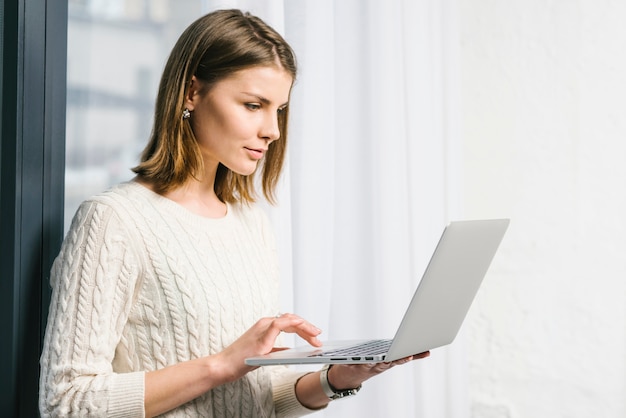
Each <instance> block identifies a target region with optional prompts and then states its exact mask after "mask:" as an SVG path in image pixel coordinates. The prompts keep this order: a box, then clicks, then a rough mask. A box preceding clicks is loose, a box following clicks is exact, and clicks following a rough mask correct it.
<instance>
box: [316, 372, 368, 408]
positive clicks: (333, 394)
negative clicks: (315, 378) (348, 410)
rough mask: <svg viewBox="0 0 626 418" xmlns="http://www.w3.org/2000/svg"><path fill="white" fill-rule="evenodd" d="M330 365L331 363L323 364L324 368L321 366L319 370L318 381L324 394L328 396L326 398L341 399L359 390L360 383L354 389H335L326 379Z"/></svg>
mask: <svg viewBox="0 0 626 418" xmlns="http://www.w3.org/2000/svg"><path fill="white" fill-rule="evenodd" d="M331 367H332V364H327V365H325V366H324V368H322V370H321V372H320V383H321V384H322V389H323V390H324V393H325V394H326V396H328V399H330V400H333V401H334V400H335V399H342V398H346V397H348V396H354V395H356V394H357V393H358V392H359V390H361V385H359V387H356V388H354V389H335V388H334V387H333V385H331V384H330V382H329V381H328V371H329V370H330V368H331Z"/></svg>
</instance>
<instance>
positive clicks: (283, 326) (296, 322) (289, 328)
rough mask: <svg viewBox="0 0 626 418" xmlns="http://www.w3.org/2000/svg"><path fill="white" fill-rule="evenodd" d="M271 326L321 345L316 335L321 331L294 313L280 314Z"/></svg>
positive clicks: (310, 342)
mask: <svg viewBox="0 0 626 418" xmlns="http://www.w3.org/2000/svg"><path fill="white" fill-rule="evenodd" d="M272 327H274V329H277V330H278V331H279V332H280V331H283V332H289V333H292V334H297V335H298V336H300V337H301V338H302V339H304V340H305V341H307V342H308V343H309V344H311V345H314V346H316V347H319V346H321V345H322V343H321V341H320V340H318V339H317V336H318V335H319V334H320V333H321V332H322V331H321V330H320V329H319V328H317V327H316V326H314V325H313V324H311V323H309V322H307V321H305V320H304V319H302V318H300V317H299V316H297V315H294V314H282V315H280V316H279V317H277V318H274V319H273V321H272Z"/></svg>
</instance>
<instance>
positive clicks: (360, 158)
mask: <svg viewBox="0 0 626 418" xmlns="http://www.w3.org/2000/svg"><path fill="white" fill-rule="evenodd" d="M210 7H211V8H215V7H238V8H242V9H246V10H250V11H251V12H253V13H255V14H257V15H259V16H261V17H262V18H264V19H265V20H266V21H268V22H269V23H270V24H272V25H273V26H274V27H276V28H277V29H278V30H280V31H281V32H282V33H283V34H284V35H285V37H286V38H287V40H288V41H289V42H290V43H291V44H292V46H293V47H294V49H295V51H296V54H297V56H298V60H299V67H300V74H299V78H298V81H297V84H296V85H295V87H294V90H293V95H292V100H291V106H290V108H291V115H292V119H291V125H290V132H289V138H290V145H289V162H288V167H287V175H286V176H285V178H284V181H283V183H282V188H281V190H280V202H279V206H278V207H275V208H272V209H271V213H270V215H271V216H272V219H273V221H274V224H275V226H276V232H277V237H278V240H279V246H280V250H281V254H282V257H283V260H282V262H283V281H284V286H283V289H284V290H285V293H284V307H285V311H293V312H295V313H297V314H299V315H301V316H303V317H304V318H306V319H308V320H309V321H311V322H312V323H314V324H316V325H317V326H319V327H321V328H322V329H323V330H324V334H323V337H324V338H328V339H330V338H332V339H337V338H342V339H351V338H362V337H368V336H371V337H391V336H393V332H394V331H395V329H396V327H397V325H398V324H399V322H400V319H401V316H402V314H403V312H404V309H405V307H406V305H407V304H408V302H409V299H410V297H411V295H412V293H413V291H414V289H415V287H416V286H417V283H418V281H419V278H420V277H421V274H422V272H423V270H424V268H425V266H426V263H427V262H428V259H429V257H430V254H431V252H432V250H433V249H434V246H435V244H436V242H437V239H438V238H439V235H440V233H441V230H442V228H443V226H444V225H445V224H446V223H447V222H448V221H450V220H452V219H455V218H460V217H461V215H462V214H461V207H460V206H461V204H460V199H459V195H460V191H461V185H460V184H459V181H460V179H459V176H458V173H459V172H460V171H461V167H459V164H460V161H461V160H460V149H459V148H460V141H459V138H458V130H457V120H458V116H457V113H456V110H457V107H458V103H457V93H458V86H457V79H456V72H455V69H456V68H457V60H458V58H457V45H456V43H457V42H458V32H457V30H458V29H457V25H456V15H455V13H456V7H457V6H456V3H455V2H454V1H452V0H443V1H442V0H419V1H416V0H391V1H390V0H385V1H382V0H379V1H375V0H370V1H363V0H336V1H333V0H306V1H304V0H303V1H294V0H285V1H282V0H280V1H279V0H276V1H269V0H268V1H259V0H254V1H252V0H249V1H221V2H211V4H210ZM464 352H465V350H464V343H463V336H462V334H461V335H460V337H459V338H458V339H457V341H455V343H454V344H453V345H452V346H450V347H447V348H442V349H437V350H434V351H433V353H432V356H431V358H429V359H427V360H422V361H419V362H416V363H412V364H409V365H405V366H403V367H397V368H394V369H392V370H391V371H389V372H387V373H386V374H384V375H382V376H379V377H377V378H376V379H372V380H371V381H368V382H366V384H365V385H364V387H363V390H362V392H361V393H360V394H359V396H357V397H355V398H353V399H350V400H345V401H341V402H335V403H334V404H333V405H332V406H331V407H329V408H328V410H327V411H324V412H323V413H320V414H319V415H321V416H327V417H425V418H436V417H445V418H465V417H468V416H469V412H468V407H467V399H466V382H465V381H466V378H465V376H466V371H465V369H466V367H467V366H466V364H467V363H466V361H465V358H464Z"/></svg>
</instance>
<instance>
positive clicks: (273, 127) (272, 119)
mask: <svg viewBox="0 0 626 418" xmlns="http://www.w3.org/2000/svg"><path fill="white" fill-rule="evenodd" d="M260 136H261V138H263V139H265V140H266V141H269V142H272V141H275V140H277V139H278V138H280V127H279V126H278V115H276V114H273V115H272V114H270V115H268V116H267V117H266V118H265V121H264V123H263V128H262V129H261V132H260Z"/></svg>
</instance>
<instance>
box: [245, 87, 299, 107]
mask: <svg viewBox="0 0 626 418" xmlns="http://www.w3.org/2000/svg"><path fill="white" fill-rule="evenodd" d="M243 94H245V95H248V96H252V97H255V98H257V99H258V100H259V101H260V102H261V103H263V104H265V105H269V104H271V103H272V102H271V100H270V99H267V98H265V97H263V96H259V95H258V94H254V93H248V92H245V91H244V92H243ZM288 104H289V102H285V103H283V104H281V105H280V106H278V107H285V106H287V105H288Z"/></svg>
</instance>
